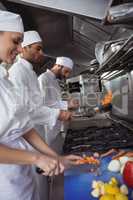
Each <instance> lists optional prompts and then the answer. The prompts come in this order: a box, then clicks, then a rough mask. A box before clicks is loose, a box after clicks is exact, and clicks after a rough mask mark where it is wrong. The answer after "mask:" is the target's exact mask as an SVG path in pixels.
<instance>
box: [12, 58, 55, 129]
mask: <svg viewBox="0 0 133 200" xmlns="http://www.w3.org/2000/svg"><path fill="white" fill-rule="evenodd" d="M9 79H10V80H11V82H12V83H13V84H14V86H15V87H17V88H18V89H19V90H20V92H21V95H22V98H23V101H24V102H25V104H26V105H27V104H28V109H29V114H30V116H31V119H32V120H33V123H34V124H35V125H44V124H45V125H47V126H48V127H49V128H50V129H51V128H52V127H53V126H54V125H55V124H56V121H57V118H58V115H59V109H51V108H48V107H47V106H45V105H44V102H43V97H42V95H41V92H40V89H39V84H38V80H37V75H36V73H35V72H34V70H33V66H32V64H31V63H29V62H28V61H27V60H25V59H23V58H19V60H18V61H17V62H16V63H14V64H13V65H12V67H11V68H10V69H9Z"/></svg>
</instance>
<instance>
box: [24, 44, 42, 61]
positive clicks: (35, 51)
mask: <svg viewBox="0 0 133 200" xmlns="http://www.w3.org/2000/svg"><path fill="white" fill-rule="evenodd" d="M25 51H26V55H27V58H28V60H29V61H30V62H31V63H33V64H42V63H43V62H44V52H43V45H42V43H41V42H37V43H34V44H32V45H29V46H27V47H26V48H25Z"/></svg>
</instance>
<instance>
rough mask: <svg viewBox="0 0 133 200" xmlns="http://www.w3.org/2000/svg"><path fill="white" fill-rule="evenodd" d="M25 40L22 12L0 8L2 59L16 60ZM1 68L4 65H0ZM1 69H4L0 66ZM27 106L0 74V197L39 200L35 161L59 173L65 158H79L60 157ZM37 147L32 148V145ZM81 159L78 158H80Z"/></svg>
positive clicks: (0, 47)
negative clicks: (33, 169)
mask: <svg viewBox="0 0 133 200" xmlns="http://www.w3.org/2000/svg"><path fill="white" fill-rule="evenodd" d="M22 40H23V23H22V19H21V17H20V16H19V15H17V14H14V13H11V12H7V11H0V63H1V62H2V61H3V62H5V63H7V64H11V63H13V61H14V59H15V57H16V55H17V54H18V53H19V51H20V44H21V41H22ZM0 69H1V66H0ZM0 73H1V70H0ZM33 126H34V125H33V123H32V122H31V119H30V117H29V115H28V113H27V107H26V106H24V105H23V102H21V99H20V95H18V93H17V92H16V89H15V87H14V86H13V84H12V83H11V82H10V81H9V80H8V79H7V77H6V76H3V75H2V76H0V199H1V200H39V197H38V191H37V190H36V185H35V181H34V176H33V174H32V173H33V171H32V167H31V166H32V165H36V166H37V167H39V168H41V169H43V170H44V174H45V175H53V174H58V173H59V172H61V171H62V170H63V168H64V165H63V162H64V161H68V160H69V161H70V160H72V162H73V160H74V159H76V157H73V156H68V157H67V158H66V157H59V156H58V155H57V154H56V153H55V152H54V151H52V150H51V149H50V148H49V147H48V146H47V145H46V143H45V142H44V141H43V140H42V139H41V137H40V136H39V135H38V134H37V132H36V131H35V130H34V129H33ZM28 143H29V144H30V145H32V147H34V149H35V150H36V151H35V150H31V148H30V149H29V145H28ZM77 159H78V158H77Z"/></svg>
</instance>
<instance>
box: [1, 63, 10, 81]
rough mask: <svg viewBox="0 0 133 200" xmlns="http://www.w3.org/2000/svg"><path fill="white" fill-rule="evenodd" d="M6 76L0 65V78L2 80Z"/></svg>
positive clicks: (5, 71)
mask: <svg viewBox="0 0 133 200" xmlns="http://www.w3.org/2000/svg"><path fill="white" fill-rule="evenodd" d="M7 76H8V72H7V70H6V69H5V68H4V67H3V66H1V65H0V78H4V77H7Z"/></svg>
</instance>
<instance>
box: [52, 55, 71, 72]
mask: <svg viewBox="0 0 133 200" xmlns="http://www.w3.org/2000/svg"><path fill="white" fill-rule="evenodd" d="M55 64H57V65H62V66H64V67H67V68H69V69H73V61H72V60H71V59H70V58H68V57H57V58H56V63H55Z"/></svg>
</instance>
